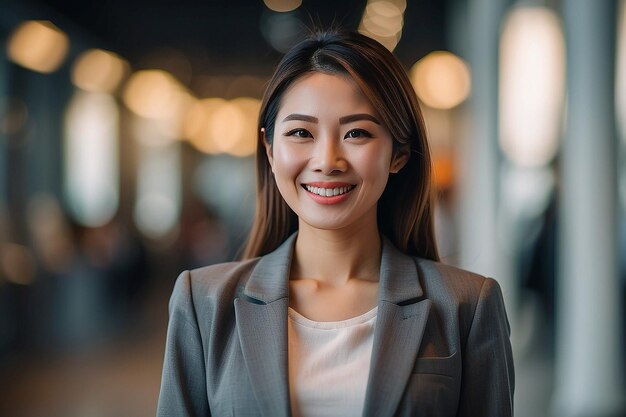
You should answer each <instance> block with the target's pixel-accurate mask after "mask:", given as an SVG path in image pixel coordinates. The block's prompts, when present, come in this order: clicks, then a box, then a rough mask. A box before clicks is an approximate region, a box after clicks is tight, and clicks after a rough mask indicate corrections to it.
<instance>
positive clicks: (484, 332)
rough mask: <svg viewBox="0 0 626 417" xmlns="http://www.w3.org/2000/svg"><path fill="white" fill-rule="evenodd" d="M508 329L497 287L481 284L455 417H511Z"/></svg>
mask: <svg viewBox="0 0 626 417" xmlns="http://www.w3.org/2000/svg"><path fill="white" fill-rule="evenodd" d="M509 337H510V327H509V322H508V319H507V316H506V311H505V308H504V300H503V299H502V292H501V291H500V286H499V285H498V283H497V282H496V281H495V280H493V279H491V278H486V279H485V281H484V282H483V284H482V287H481V290H480V295H479V297H478V302H477V305H476V309H475V312H474V317H473V320H472V324H471V327H470V330H469V334H468V337H467V342H466V345H465V350H464V355H463V377H462V380H461V398H460V403H459V409H458V417H476V416H481V417H511V416H513V392H514V388H515V373H514V368H513V355H512V352H511V342H510V339H509Z"/></svg>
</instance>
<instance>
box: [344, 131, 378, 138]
mask: <svg viewBox="0 0 626 417" xmlns="http://www.w3.org/2000/svg"><path fill="white" fill-rule="evenodd" d="M371 137H372V134H371V133H370V132H368V131H367V130H363V129H352V130H351V131H349V132H348V133H346V136H345V138H346V139H355V138H371Z"/></svg>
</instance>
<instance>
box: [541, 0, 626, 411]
mask: <svg viewBox="0 0 626 417" xmlns="http://www.w3.org/2000/svg"><path fill="white" fill-rule="evenodd" d="M563 15H564V20H565V27H566V40H567V56H568V58H567V59H568V66H567V68H568V81H567V86H568V114H567V122H566V133H565V136H566V137H565V143H564V146H563V149H562V153H561V155H562V171H561V178H562V180H561V181H562V195H561V201H562V204H561V206H560V207H561V208H560V214H561V226H562V227H561V228H560V230H561V235H560V265H559V267H560V270H559V280H558V289H559V291H558V292H557V293H558V303H557V306H558V309H557V355H556V376H555V396H554V404H553V405H554V407H553V408H554V410H553V411H554V413H553V414H554V415H555V416H564V417H583V416H622V415H624V412H626V409H625V408H624V385H623V373H622V369H623V368H622V366H621V364H622V363H623V362H622V361H623V359H624V350H623V347H621V343H622V337H621V332H622V331H623V328H624V326H623V323H622V322H621V319H620V318H621V309H620V287H619V281H618V272H617V263H618V259H617V236H616V231H617V229H618V223H617V211H616V208H617V198H616V197H617V165H616V163H617V162H616V155H617V154H618V153H617V136H616V134H615V108H614V92H615V81H614V80H615V71H614V64H615V36H616V30H615V29H616V22H615V18H616V16H617V7H616V2H615V1H608V0H607V1H597V2H591V1H588V0H567V1H565V2H564V13H563Z"/></svg>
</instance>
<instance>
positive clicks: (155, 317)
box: [0, 286, 171, 417]
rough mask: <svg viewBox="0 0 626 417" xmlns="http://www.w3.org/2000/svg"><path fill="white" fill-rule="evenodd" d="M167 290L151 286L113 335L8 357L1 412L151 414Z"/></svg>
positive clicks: (21, 416) (0, 385)
mask: <svg viewBox="0 0 626 417" xmlns="http://www.w3.org/2000/svg"><path fill="white" fill-rule="evenodd" d="M170 290H171V288H169V286H168V288H160V289H157V290H154V291H153V293H152V294H151V295H150V297H149V299H148V302H146V304H145V306H146V308H145V311H144V312H141V314H140V316H141V317H139V318H132V323H133V324H132V325H130V326H128V328H127V329H126V330H125V331H124V332H123V334H122V335H118V336H117V337H116V338H115V340H108V341H107V342H106V343H102V344H100V345H98V346H93V347H91V348H90V349H86V350H85V351H83V352H77V353H73V354H70V353H64V354H58V355H55V356H50V355H47V356H43V357H42V356H41V355H37V354H34V353H30V354H26V353H23V354H20V355H18V356H16V357H13V358H11V360H10V361H9V362H8V363H7V364H5V365H4V367H3V369H1V370H0V416H2V417H113V416H115V417H119V416H124V417H144V416H145V417H147V416H154V415H155V413H156V400H157V397H158V391H159V384H160V378H161V365H162V360H163V348H164V345H163V342H164V340H165V330H166V323H167V298H168V297H169V291H170Z"/></svg>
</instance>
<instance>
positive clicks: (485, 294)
mask: <svg viewBox="0 0 626 417" xmlns="http://www.w3.org/2000/svg"><path fill="white" fill-rule="evenodd" d="M415 262H416V265H417V268H418V273H419V276H420V282H421V284H422V286H423V288H424V294H425V296H426V297H427V298H429V299H431V300H432V301H433V303H435V304H437V305H439V306H441V307H444V308H446V309H449V310H451V311H455V312H456V313H457V314H459V315H460V317H461V318H469V319H471V318H472V317H473V316H474V314H475V313H476V310H477V308H478V306H479V305H481V304H485V303H487V304H501V303H502V292H501V289H500V285H499V284H498V282H497V281H496V280H495V279H493V278H488V277H485V276H483V275H480V274H477V273H474V272H471V271H467V270H464V269H461V268H457V267H454V266H451V265H446V264H443V263H440V262H435V261H431V260H428V259H423V258H415Z"/></svg>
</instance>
